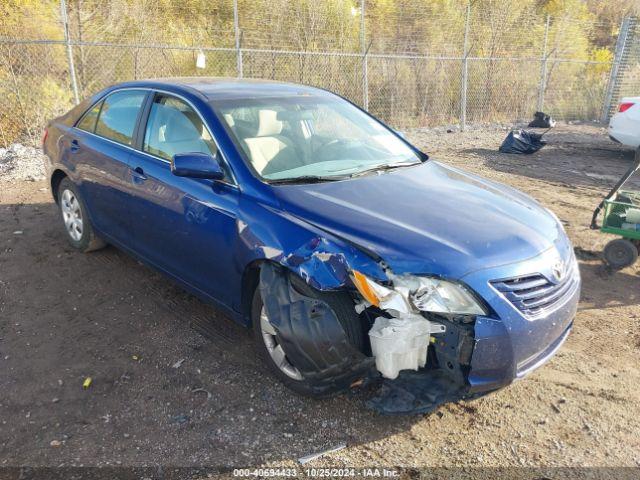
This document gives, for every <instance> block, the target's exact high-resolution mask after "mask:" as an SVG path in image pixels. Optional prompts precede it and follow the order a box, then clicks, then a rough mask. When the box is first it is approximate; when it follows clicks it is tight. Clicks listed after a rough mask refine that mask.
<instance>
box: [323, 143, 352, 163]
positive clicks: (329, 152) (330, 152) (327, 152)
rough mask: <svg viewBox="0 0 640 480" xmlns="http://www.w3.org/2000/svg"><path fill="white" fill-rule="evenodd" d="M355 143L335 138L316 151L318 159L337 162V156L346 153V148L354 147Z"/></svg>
mask: <svg viewBox="0 0 640 480" xmlns="http://www.w3.org/2000/svg"><path fill="white" fill-rule="evenodd" d="M353 143H354V142H353V141H352V140H347V139H344V138H334V139H333V140H330V141H328V142H327V143H325V144H324V145H321V146H320V147H318V148H317V149H316V152H317V158H319V160H320V161H328V160H337V159H338V157H337V155H338V154H339V153H341V152H342V151H344V149H345V148H348V147H349V145H353Z"/></svg>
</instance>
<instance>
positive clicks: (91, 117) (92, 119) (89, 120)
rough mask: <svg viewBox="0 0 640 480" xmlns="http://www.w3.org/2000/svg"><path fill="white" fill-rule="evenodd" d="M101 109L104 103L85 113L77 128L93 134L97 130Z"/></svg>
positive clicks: (99, 103)
mask: <svg viewBox="0 0 640 480" xmlns="http://www.w3.org/2000/svg"><path fill="white" fill-rule="evenodd" d="M100 107H102V102H98V103H97V104H96V106H94V107H93V108H92V109H91V110H89V111H88V112H87V113H85V114H84V116H83V117H82V119H81V120H80V121H79V122H78V125H77V127H78V128H79V129H80V130H84V131H85V132H91V133H93V132H94V131H95V129H96V120H97V119H98V114H99V113H100Z"/></svg>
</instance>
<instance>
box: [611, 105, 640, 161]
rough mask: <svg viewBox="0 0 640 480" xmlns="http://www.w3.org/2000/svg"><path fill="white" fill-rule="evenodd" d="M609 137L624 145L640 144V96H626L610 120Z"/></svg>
mask: <svg viewBox="0 0 640 480" xmlns="http://www.w3.org/2000/svg"><path fill="white" fill-rule="evenodd" d="M609 138H611V140H614V141H616V142H618V143H622V144H623V145H628V146H629V147H633V148H638V147H639V146H640V97H624V98H623V99H622V100H620V105H619V106H618V111H617V112H616V114H615V115H614V116H613V117H611V120H610V121H609Z"/></svg>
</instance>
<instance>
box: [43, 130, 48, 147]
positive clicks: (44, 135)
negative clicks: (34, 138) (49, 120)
mask: <svg viewBox="0 0 640 480" xmlns="http://www.w3.org/2000/svg"><path fill="white" fill-rule="evenodd" d="M48 136H49V130H47V129H46V128H45V129H44V133H43V134H42V146H44V142H46V141H47V137H48Z"/></svg>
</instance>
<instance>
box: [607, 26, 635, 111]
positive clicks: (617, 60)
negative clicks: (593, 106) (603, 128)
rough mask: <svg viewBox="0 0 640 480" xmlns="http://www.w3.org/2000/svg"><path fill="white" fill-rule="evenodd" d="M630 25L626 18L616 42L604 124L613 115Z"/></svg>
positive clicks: (608, 83)
mask: <svg viewBox="0 0 640 480" xmlns="http://www.w3.org/2000/svg"><path fill="white" fill-rule="evenodd" d="M630 23H631V18H630V17H625V18H624V19H622V23H621V24H620V33H618V39H617V40H616V51H615V54H614V56H613V64H612V65H611V72H610V74H609V81H608V82H607V89H606V91H605V95H604V103H603V105H602V115H601V120H602V123H607V121H608V120H609V114H610V113H611V102H613V93H614V90H615V89H616V87H617V86H618V74H619V72H620V65H621V63H622V57H623V55H624V51H625V49H626V45H627V39H628V36H629V24H630Z"/></svg>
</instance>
